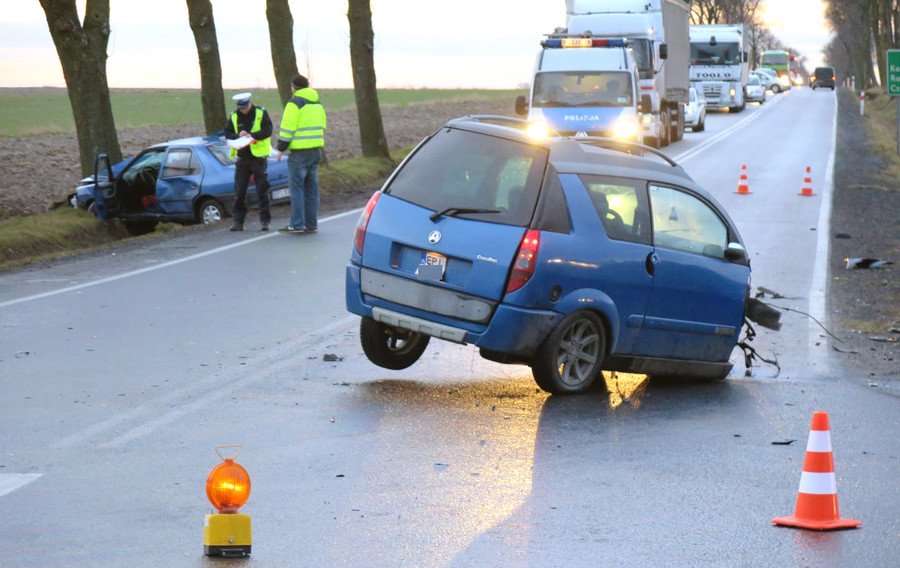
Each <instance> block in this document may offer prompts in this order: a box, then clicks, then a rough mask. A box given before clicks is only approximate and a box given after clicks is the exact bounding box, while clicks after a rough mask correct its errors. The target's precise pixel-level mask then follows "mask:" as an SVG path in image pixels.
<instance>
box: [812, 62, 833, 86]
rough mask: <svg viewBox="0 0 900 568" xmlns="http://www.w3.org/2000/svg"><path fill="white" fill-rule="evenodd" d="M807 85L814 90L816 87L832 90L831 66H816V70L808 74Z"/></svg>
mask: <svg viewBox="0 0 900 568" xmlns="http://www.w3.org/2000/svg"><path fill="white" fill-rule="evenodd" d="M809 86H810V87H812V88H813V90H816V89H818V88H820V87H821V88H823V89H829V88H830V89H831V90H832V91H833V90H834V69H833V68H832V67H816V70H815V71H814V72H813V74H812V75H810V76H809Z"/></svg>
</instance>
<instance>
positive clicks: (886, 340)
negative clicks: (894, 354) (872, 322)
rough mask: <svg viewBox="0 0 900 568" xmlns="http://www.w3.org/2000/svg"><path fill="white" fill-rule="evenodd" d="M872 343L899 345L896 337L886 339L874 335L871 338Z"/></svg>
mask: <svg viewBox="0 0 900 568" xmlns="http://www.w3.org/2000/svg"><path fill="white" fill-rule="evenodd" d="M869 339H870V340H871V341H879V342H881V343H897V338H896V337H885V336H883V335H872V336H870V337H869Z"/></svg>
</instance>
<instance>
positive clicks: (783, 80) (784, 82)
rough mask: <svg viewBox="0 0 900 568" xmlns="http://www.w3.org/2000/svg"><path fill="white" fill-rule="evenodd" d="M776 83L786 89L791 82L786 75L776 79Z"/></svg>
mask: <svg viewBox="0 0 900 568" xmlns="http://www.w3.org/2000/svg"><path fill="white" fill-rule="evenodd" d="M778 82H779V83H781V86H782V87H787V86H788V85H790V84H791V80H790V79H788V78H787V75H782V76H780V77H779V78H778Z"/></svg>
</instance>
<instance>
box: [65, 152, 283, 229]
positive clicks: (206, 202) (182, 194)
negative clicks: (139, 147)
mask: <svg viewBox="0 0 900 568" xmlns="http://www.w3.org/2000/svg"><path fill="white" fill-rule="evenodd" d="M95 179H97V180H98V181H99V183H98V187H97V188H96V189H99V190H100V192H101V199H102V200H103V202H104V203H103V206H104V207H105V209H106V215H107V217H110V218H119V219H121V220H122V222H123V223H124V224H125V227H126V228H127V229H128V230H129V232H131V233H132V234H143V233H148V232H150V231H152V230H153V229H155V228H156V225H157V224H158V223H159V222H160V221H165V222H176V223H206V224H209V223H215V222H217V221H220V220H221V219H222V218H224V217H227V216H230V215H231V212H232V209H233V205H234V161H233V160H232V159H231V158H230V156H229V148H228V146H227V145H226V144H225V139H224V138H223V137H221V136H218V135H212V136H207V137H205V138H200V137H196V138H185V139H181V140H173V141H170V142H164V143H161V144H155V145H153V146H150V147H149V148H147V149H145V150H144V151H142V152H141V153H139V154H138V155H137V156H135V157H133V158H126V159H125V160H123V161H121V162H119V163H117V164H114V165H111V164H110V163H109V160H108V159H106V158H105V156H104V155H103V154H100V155H98V159H97V162H96V164H95V172H94V175H92V176H88V177H86V178H84V179H82V180H81V181H80V182H79V184H78V186H77V187H76V188H75V193H74V194H72V195H70V196H69V203H70V205H72V206H73V207H77V208H80V209H85V210H87V211H91V212H93V213H95V214H96V213H97V205H98V203H97V200H96V198H95V196H96V195H97V191H96V190H95V183H94V180H95ZM110 180H112V181H110ZM269 185H270V189H269V198H270V200H271V202H272V203H273V204H275V203H284V202H289V201H290V194H289V190H288V173H287V162H286V161H281V162H278V161H276V160H275V159H274V158H270V159H269ZM247 201H248V204H250V205H252V204H254V203H255V202H256V187H255V184H254V183H253V180H252V178H251V184H250V187H249V189H248V191H247Z"/></svg>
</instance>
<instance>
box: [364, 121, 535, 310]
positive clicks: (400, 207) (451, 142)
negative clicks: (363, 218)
mask: <svg viewBox="0 0 900 568" xmlns="http://www.w3.org/2000/svg"><path fill="white" fill-rule="evenodd" d="M546 164H547V149H546V148H543V147H540V146H533V145H529V144H526V143H522V142H517V141H514V140H509V139H505V138H499V137H494V136H489V135H486V134H481V133H476V132H470V131H466V130H461V129H457V128H444V129H442V130H440V131H439V132H437V133H436V134H435V135H434V136H433V137H432V138H431V139H429V140H428V141H427V142H426V143H425V144H423V145H422V146H421V147H420V148H419V150H418V151H417V152H416V154H415V155H413V156H412V157H411V158H410V159H409V160H408V161H407V162H406V164H404V166H403V168H402V169H401V170H400V171H398V172H397V174H396V175H395V176H394V178H393V179H392V180H391V183H390V185H389V186H388V187H387V188H386V189H385V194H384V195H382V196H381V198H380V199H379V201H378V204H377V206H376V208H375V210H374V211H373V213H372V216H371V218H370V220H369V224H368V227H367V229H366V237H365V248H364V251H363V255H362V264H363V268H364V269H370V270H374V271H379V272H381V273H384V274H389V275H391V276H393V277H398V278H403V279H407V280H409V281H410V282H419V283H422V284H424V285H426V286H432V287H437V288H441V289H445V290H452V291H455V292H459V293H462V294H470V295H474V296H478V297H481V298H485V299H489V300H500V299H501V298H502V296H503V294H504V291H505V287H506V280H507V277H508V275H509V270H510V265H511V263H512V260H513V258H514V257H515V255H516V251H517V250H518V247H519V244H520V243H521V241H522V237H523V235H524V234H525V231H526V228H527V226H528V225H529V223H530V221H531V218H532V216H533V214H534V209H535V204H536V202H537V197H538V193H539V190H540V184H541V179H542V177H543V175H544V170H545V168H546ZM376 295H377V294H376ZM395 300H397V299H396V298H395ZM400 303H404V302H400ZM407 305H416V302H415V301H414V300H413V299H410V302H409V303H408V304H407Z"/></svg>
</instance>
